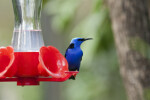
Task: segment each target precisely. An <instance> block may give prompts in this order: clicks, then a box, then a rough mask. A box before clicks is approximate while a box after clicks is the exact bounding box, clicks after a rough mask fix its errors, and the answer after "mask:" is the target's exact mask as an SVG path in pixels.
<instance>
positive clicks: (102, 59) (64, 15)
mask: <svg viewBox="0 0 150 100" xmlns="http://www.w3.org/2000/svg"><path fill="white" fill-rule="evenodd" d="M43 1H44V2H43V11H42V19H41V23H42V31H43V38H44V41H45V45H52V46H55V47H56V48H58V49H59V50H60V51H61V53H62V54H63V55H64V54H65V50H66V48H67V47H68V45H69V43H70V40H71V39H72V38H74V37H85V38H93V39H94V40H92V41H88V42H85V43H84V44H82V50H83V52H84V55H83V59H82V63H81V69H80V73H79V74H78V75H77V78H76V80H75V81H72V80H68V81H66V82H63V83H41V85H40V86H26V87H18V86H16V83H0V100H10V99H11V100H126V93H125V89H124V86H123V82H122V79H121V76H120V73H119V64H118V61H117V54H116V49H115V45H114V39H113V33H112V29H111V22H110V18H109V13H108V9H107V7H106V5H105V3H104V2H103V0H43ZM13 28H14V15H13V8H12V3H11V0H0V46H9V45H11V39H12V34H13Z"/></svg>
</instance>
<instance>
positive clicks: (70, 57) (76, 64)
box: [65, 38, 92, 80]
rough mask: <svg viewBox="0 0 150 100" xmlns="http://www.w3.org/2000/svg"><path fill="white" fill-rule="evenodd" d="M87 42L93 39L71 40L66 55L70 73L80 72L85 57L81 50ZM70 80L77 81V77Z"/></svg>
mask: <svg viewBox="0 0 150 100" xmlns="http://www.w3.org/2000/svg"><path fill="white" fill-rule="evenodd" d="M86 40H92V38H73V39H72V40H71V42H70V45H69V47H68V48H67V50H66V53H65V57H66V59H67V61H68V65H69V71H76V70H77V71H79V69H80V63H81V60H82V56H83V51H82V50H81V47H80V45H81V44H82V43H83V42H84V41H86ZM70 79H73V80H75V76H71V77H70Z"/></svg>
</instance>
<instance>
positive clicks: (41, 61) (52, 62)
mask: <svg viewBox="0 0 150 100" xmlns="http://www.w3.org/2000/svg"><path fill="white" fill-rule="evenodd" d="M12 3H13V8H14V15H15V27H14V32H13V38H12V46H8V47H1V48H0V82H17V85H18V86H24V85H39V83H40V81H43V82H63V81H66V80H68V79H69V78H70V77H71V76H72V75H76V74H77V73H78V72H77V71H69V70H68V62H67V60H66V59H65V57H64V56H63V55H62V54H61V53H60V52H59V50H57V49H56V48H55V47H53V46H47V47H46V46H44V41H43V37H42V31H41V24H40V18H41V8H42V0H12Z"/></svg>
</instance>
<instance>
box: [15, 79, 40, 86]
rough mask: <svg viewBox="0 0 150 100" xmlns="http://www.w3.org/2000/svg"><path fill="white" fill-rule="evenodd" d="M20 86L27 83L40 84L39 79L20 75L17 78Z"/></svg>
mask: <svg viewBox="0 0 150 100" xmlns="http://www.w3.org/2000/svg"><path fill="white" fill-rule="evenodd" d="M17 85H18V86H25V85H39V81H37V78H34V77H31V78H30V77H27V78H25V77H19V78H18V80H17Z"/></svg>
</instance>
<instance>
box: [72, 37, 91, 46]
mask: <svg viewBox="0 0 150 100" xmlns="http://www.w3.org/2000/svg"><path fill="white" fill-rule="evenodd" d="M86 40H92V38H73V39H72V40H71V42H70V44H73V45H74V47H78V46H80V45H81V44H82V43H83V42H84V41H86Z"/></svg>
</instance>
